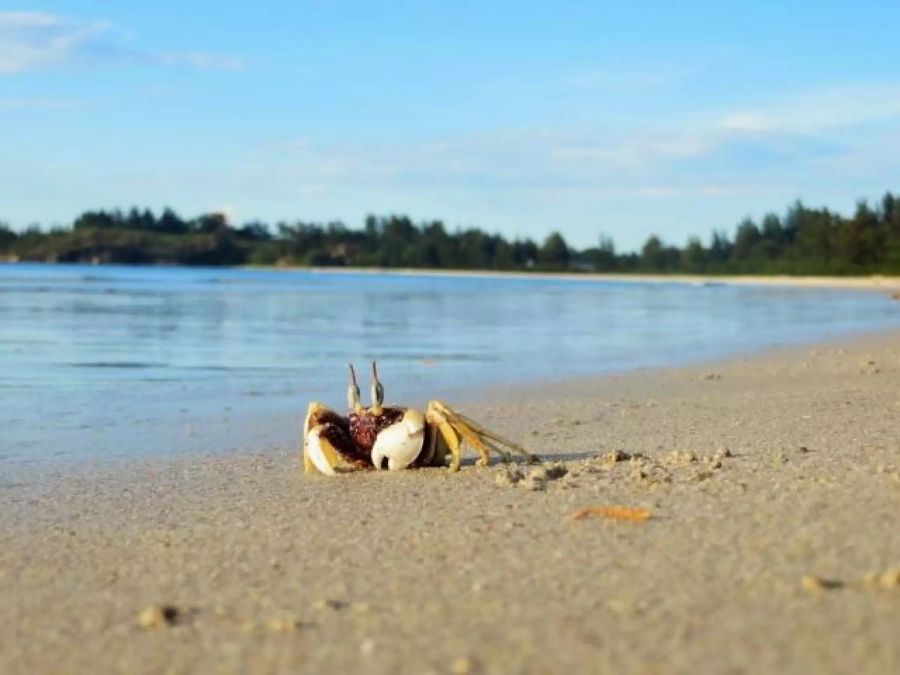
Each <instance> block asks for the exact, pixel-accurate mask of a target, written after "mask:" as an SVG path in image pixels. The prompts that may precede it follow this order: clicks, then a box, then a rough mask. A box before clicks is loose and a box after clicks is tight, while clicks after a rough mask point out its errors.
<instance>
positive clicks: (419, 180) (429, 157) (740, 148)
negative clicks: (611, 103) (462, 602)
mask: <svg viewBox="0 0 900 675" xmlns="http://www.w3.org/2000/svg"><path fill="white" fill-rule="evenodd" d="M873 123H875V124H880V125H881V126H883V127H884V129H877V130H871V129H869V128H868V126H869V125H871V124H873ZM891 133H893V134H894V136H895V137H896V135H897V134H898V133H900V85H895V84H892V83H886V84H882V85H877V86H874V85H873V86H869V87H858V86H857V87H848V88H842V89H829V90H824V91H818V92H815V91H814V92H809V93H807V94H805V95H803V96H792V97H790V98H785V99H782V100H777V101H772V102H770V103H769V104H767V105H760V106H758V107H753V108H745V109H732V110H720V111H718V112H712V113H700V114H698V115H697V117H696V118H695V119H694V120H692V121H690V120H689V121H688V122H687V123H682V124H679V125H678V126H676V125H674V124H673V123H670V122H667V121H666V120H665V118H660V119H659V120H658V121H657V122H656V123H655V124H653V125H652V126H647V125H642V126H641V128H635V129H632V130H625V131H623V130H621V129H615V130H613V129H607V128H604V127H603V126H600V125H598V126H596V127H593V128H585V127H582V128H566V129H528V130H523V131H517V132H509V131H498V132H496V133H491V134H478V135H458V136H452V137H443V138H435V139H431V140H429V141H424V142H406V143H399V142H398V143H392V144H372V143H369V144H352V143H319V142H316V141H314V140H310V139H305V140H302V141H294V142H291V143H289V144H288V146H289V150H290V152H289V155H290V157H291V159H290V160H289V165H288V166H286V167H285V169H284V170H285V171H286V172H287V173H288V174H289V175H290V177H291V178H292V179H294V180H296V181H297V184H298V185H300V186H315V189H316V190H318V191H322V190H326V189H328V186H335V187H337V188H341V187H346V186H348V185H355V186H358V187H375V188H377V187H385V188H388V187H390V188H402V189H419V188H427V189H451V188H461V189H467V190H478V189H480V188H482V187H484V188H487V189H500V190H518V191H522V192H525V191H555V192H557V193H561V194H563V193H569V194H576V193H578V194H584V193H590V194H593V195H595V196H617V197H639V198H643V199H669V198H672V197H676V196H682V197H683V196H691V195H694V196H723V195H737V194H748V193H754V192H762V191H766V190H769V191H771V190H772V189H773V187H784V186H785V185H786V184H789V185H793V186H794V187H793V188H792V189H797V190H799V189H801V188H802V186H803V181H804V180H805V179H804V176H809V177H810V180H813V179H814V178H813V177H815V176H818V177H821V176H823V175H839V173H840V165H841V162H843V161H845V160H846V161H850V160H851V159H852V161H853V162H854V164H855V165H859V166H864V160H863V159H862V158H863V157H869V158H870V160H871V159H872V156H873V153H877V148H878V145H879V144H878V142H877V141H876V139H877V138H878V137H880V136H881V135H883V134H891ZM880 164H883V162H881V163H880ZM880 164H879V165H880Z"/></svg>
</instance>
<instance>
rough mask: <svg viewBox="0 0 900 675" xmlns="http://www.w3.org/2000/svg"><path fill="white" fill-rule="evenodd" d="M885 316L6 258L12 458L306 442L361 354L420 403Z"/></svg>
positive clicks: (467, 284) (600, 286) (877, 324)
mask: <svg viewBox="0 0 900 675" xmlns="http://www.w3.org/2000/svg"><path fill="white" fill-rule="evenodd" d="M889 326H900V304H898V303H896V302H893V303H892V302H891V301H890V300H889V299H888V298H886V296H885V295H884V294H881V293H870V292H853V291H833V290H809V289H788V288H777V289H776V288H763V287H760V288H751V287H736V286H721V285H702V286H696V285H688V284H681V283H671V284H661V285H651V284H631V283H615V282H599V281H580V280H579V281H564V280H553V279H541V278H493V277H484V278H479V277H434V276H400V275H389V274H328V273H319V272H306V271H257V270H227V269H226V270H223V269H198V268H192V269H184V268H158V267H117V266H103V267H92V266H80V265H22V264H18V265H0V469H2V467H3V465H4V464H6V465H9V464H11V463H34V462H42V461H45V460H52V459H59V458H64V459H65V458H68V459H76V460H80V459H84V458H92V459H95V458H98V457H99V458H103V457H122V456H131V455H146V454H157V453H168V452H185V451H193V450H198V451H220V450H234V449H246V448H259V447H262V446H265V445H271V444H276V443H280V444H284V443H293V442H295V439H296V437H297V430H298V427H299V417H300V415H301V413H302V411H303V410H304V409H305V406H306V403H307V401H309V400H310V399H319V400H323V401H325V402H326V403H328V404H330V405H334V406H337V407H338V408H340V409H343V407H344V391H345V388H346V377H347V366H346V364H347V362H348V361H354V362H355V363H356V364H357V367H358V369H359V370H361V371H363V374H364V376H363V380H364V382H363V383H361V384H362V385H363V391H364V392H366V391H367V390H368V367H367V364H368V362H369V361H371V360H372V359H376V358H377V359H378V360H379V362H380V364H381V372H382V378H383V380H384V383H385V386H386V388H387V394H388V398H389V399H390V400H395V401H396V400H398V399H400V400H401V401H402V400H406V401H410V400H412V401H418V400H421V399H422V398H425V397H429V396H446V395H447V392H450V391H452V392H459V391H460V390H461V389H465V388H471V387H479V386H482V385H491V384H497V383H516V382H525V381H529V380H532V381H533V380H539V379H543V378H564V377H566V376H576V375H584V374H594V373H604V372H610V371H622V370H629V369H634V368H640V367H648V366H662V365H677V364H682V363H688V362H692V361H698V360H703V359H710V358H716V357H722V356H727V355H730V354H734V353H739V352H743V351H750V350H755V349H759V348H763V347H767V346H774V345H784V344H791V343H799V342H803V341H811V340H816V339H821V338H827V337H834V336H838V335H842V334H846V333H851V332H858V331H866V330H871V329H878V328H883V327H889ZM364 395H365V396H366V397H367V394H364Z"/></svg>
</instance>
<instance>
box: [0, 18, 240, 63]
mask: <svg viewBox="0 0 900 675" xmlns="http://www.w3.org/2000/svg"><path fill="white" fill-rule="evenodd" d="M109 63H112V64H128V63H131V64H135V63H137V64H154V65H159V66H187V67H190V68H195V69H199V70H235V69H238V68H241V67H242V66H243V61H241V60H240V59H238V58H235V57H231V56H225V55H219V54H212V53H206V52H196V51H185V52H168V51H159V50H152V49H145V48H142V47H138V46H135V45H133V44H131V40H130V39H129V37H128V36H127V35H126V34H125V33H124V32H123V31H121V30H118V29H117V28H116V27H115V26H114V25H113V24H112V23H110V22H108V21H99V20H97V21H82V20H77V19H70V18H67V17H62V16H59V15H56V14H49V13H45V12H0V74H11V73H22V72H28V71H33V70H39V69H45V68H51V67H59V66H65V65H72V64H81V65H84V64H109Z"/></svg>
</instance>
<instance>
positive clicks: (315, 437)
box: [304, 429, 334, 476]
mask: <svg viewBox="0 0 900 675" xmlns="http://www.w3.org/2000/svg"><path fill="white" fill-rule="evenodd" d="M304 445H305V447H304V452H305V453H306V456H307V457H309V458H310V460H312V463H313V465H314V466H315V467H316V468H317V469H318V470H319V471H321V472H322V473H324V474H326V475H328V476H333V475H334V468H333V467H332V466H331V464H329V463H328V459H327V458H326V457H325V451H324V450H323V449H322V440H321V439H320V438H319V430H318V429H313V430H312V431H310V432H309V433H308V434H307V436H306V441H305V443H304Z"/></svg>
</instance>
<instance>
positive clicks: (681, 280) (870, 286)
mask: <svg viewBox="0 0 900 675" xmlns="http://www.w3.org/2000/svg"><path fill="white" fill-rule="evenodd" d="M238 269H250V270H264V271H271V272H275V271H286V272H297V271H300V272H304V271H305V272H314V273H316V274H379V275H381V274H383V275H393V276H408V277H416V276H424V277H462V278H465V277H471V278H476V279H479V278H483V279H493V278H497V279H551V280H559V281H583V282H594V283H596V282H622V283H643V284H667V283H677V284H688V285H693V286H703V285H710V284H722V285H734V286H778V287H788V288H834V289H855V290H877V291H900V276H884V275H869V276H848V277H837V276H815V275H813V276H798V275H786V274H775V275H752V274H737V275H725V274H644V273H635V274H624V273H598V272H583V273H582V272H516V271H509V272H505V271H494V270H437V269H435V270H432V269H417V268H373V267H278V266H256V265H246V266H243V267H240V268H238Z"/></svg>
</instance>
